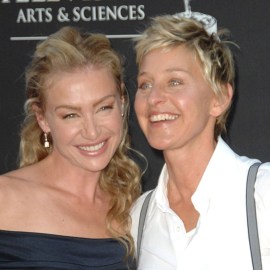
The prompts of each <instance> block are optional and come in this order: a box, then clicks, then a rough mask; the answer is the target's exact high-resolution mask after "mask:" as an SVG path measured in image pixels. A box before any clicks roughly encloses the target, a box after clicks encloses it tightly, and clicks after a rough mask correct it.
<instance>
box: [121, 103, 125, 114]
mask: <svg viewBox="0 0 270 270" xmlns="http://www.w3.org/2000/svg"><path fill="white" fill-rule="evenodd" d="M124 110H125V106H124V104H122V105H121V116H122V117H124Z"/></svg>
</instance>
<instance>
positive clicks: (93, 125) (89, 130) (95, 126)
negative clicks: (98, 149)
mask: <svg viewBox="0 0 270 270" xmlns="http://www.w3.org/2000/svg"><path fill="white" fill-rule="evenodd" d="M100 132H101V128H100V125H99V123H98V122H97V121H96V119H95V118H94V117H87V118H86V119H84V121H83V126H82V131H81V133H82V136H83V137H84V138H86V139H91V140H95V139H97V138H98V137H99V135H100Z"/></svg>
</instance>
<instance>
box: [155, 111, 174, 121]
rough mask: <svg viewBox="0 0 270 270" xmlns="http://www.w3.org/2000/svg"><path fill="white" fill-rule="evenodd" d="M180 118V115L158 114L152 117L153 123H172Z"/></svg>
mask: <svg viewBox="0 0 270 270" xmlns="http://www.w3.org/2000/svg"><path fill="white" fill-rule="evenodd" d="M177 118H178V115H171V114H166V113H165V114H157V115H152V116H151V117H150V121H151V122H158V121H171V120H175V119H177Z"/></svg>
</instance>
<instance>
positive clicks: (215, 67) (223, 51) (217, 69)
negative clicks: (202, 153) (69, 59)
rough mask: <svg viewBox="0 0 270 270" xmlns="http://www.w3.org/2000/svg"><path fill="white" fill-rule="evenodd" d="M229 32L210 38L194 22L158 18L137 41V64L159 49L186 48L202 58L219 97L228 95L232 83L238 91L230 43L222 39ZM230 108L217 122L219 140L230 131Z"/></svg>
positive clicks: (204, 70)
mask: <svg viewBox="0 0 270 270" xmlns="http://www.w3.org/2000/svg"><path fill="white" fill-rule="evenodd" d="M228 33H229V32H228V31H227V30H225V29H223V30H220V31H218V33H217V34H212V35H209V34H208V33H207V32H206V30H205V28H204V27H203V25H202V24H201V23H200V22H197V21H195V20H193V19H187V18H182V17H176V16H173V15H164V16H157V17H155V18H153V19H152V20H151V23H150V26H149V27H148V28H147V29H146V30H145V31H144V32H143V33H142V35H140V36H139V37H137V38H136V39H135V42H136V45H135V49H136V62H137V64H138V67H139V68H140V65H141V63H142V61H143V58H144V56H145V55H146V54H147V53H149V52H150V51H152V50H154V49H158V48H173V47H176V46H180V45H184V46H186V47H187V48H189V49H190V50H192V51H194V52H195V54H196V55H197V56H198V58H199V60H200V62H201V65H202V69H203V72H204V77H205V79H206V80H207V81H208V82H209V83H210V85H211V88H212V90H213V92H214V93H215V94H216V95H217V96H222V95H224V94H225V93H224V91H225V89H226V87H225V86H226V85H227V84H228V83H229V84H231V85H232V88H233V89H234V80H235V66H234V59H233V55H232V52H231V50H230V48H229V46H228V43H230V42H227V41H221V37H222V36H224V35H227V34H228ZM229 108H230V106H229V107H228V108H227V110H226V111H224V113H223V114H221V115H220V116H219V117H218V118H217V121H216V125H215V130H214V136H215V139H217V137H218V135H220V134H221V133H222V132H223V131H225V130H226V127H225V124H226V120H227V117H228V114H229Z"/></svg>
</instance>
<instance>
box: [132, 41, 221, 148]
mask: <svg viewBox="0 0 270 270" xmlns="http://www.w3.org/2000/svg"><path fill="white" fill-rule="evenodd" d="M223 110H224V108H223V107H222V106H220V103H219V101H218V100H217V98H216V97H215V95H214V93H213V91H212V90H211V87H210V85H209V83H208V82H207V81H206V80H205V79H204V76H203V72H202V68H201V64H200V62H199V60H198V59H197V58H196V56H195V54H194V53H193V52H192V51H191V50H190V49H188V48H186V47H185V46H184V45H181V46H178V47H174V48H171V49H169V50H164V49H163V50H162V49H154V50H152V51H150V52H149V53H148V54H146V55H145V56H144V58H143V61H142V63H141V66H140V70H139V74H138V90H137V93H136V99H135V111H136V114H137V118H138V121H139V124H140V126H141V128H142V130H143V132H144V134H145V136H146V138H147V140H148V141H149V143H150V145H151V146H152V147H154V148H156V149H160V150H164V151H170V150H174V149H180V148H182V149H183V148H186V147H188V148H186V149H191V148H192V147H193V146H194V147H195V148H196V146H198V145H200V144H202V143H204V142H205V141H206V140H207V141H209V140H210V141H214V125H215V121H216V117H217V116H218V115H220V113H221V112H222V111H223Z"/></svg>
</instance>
